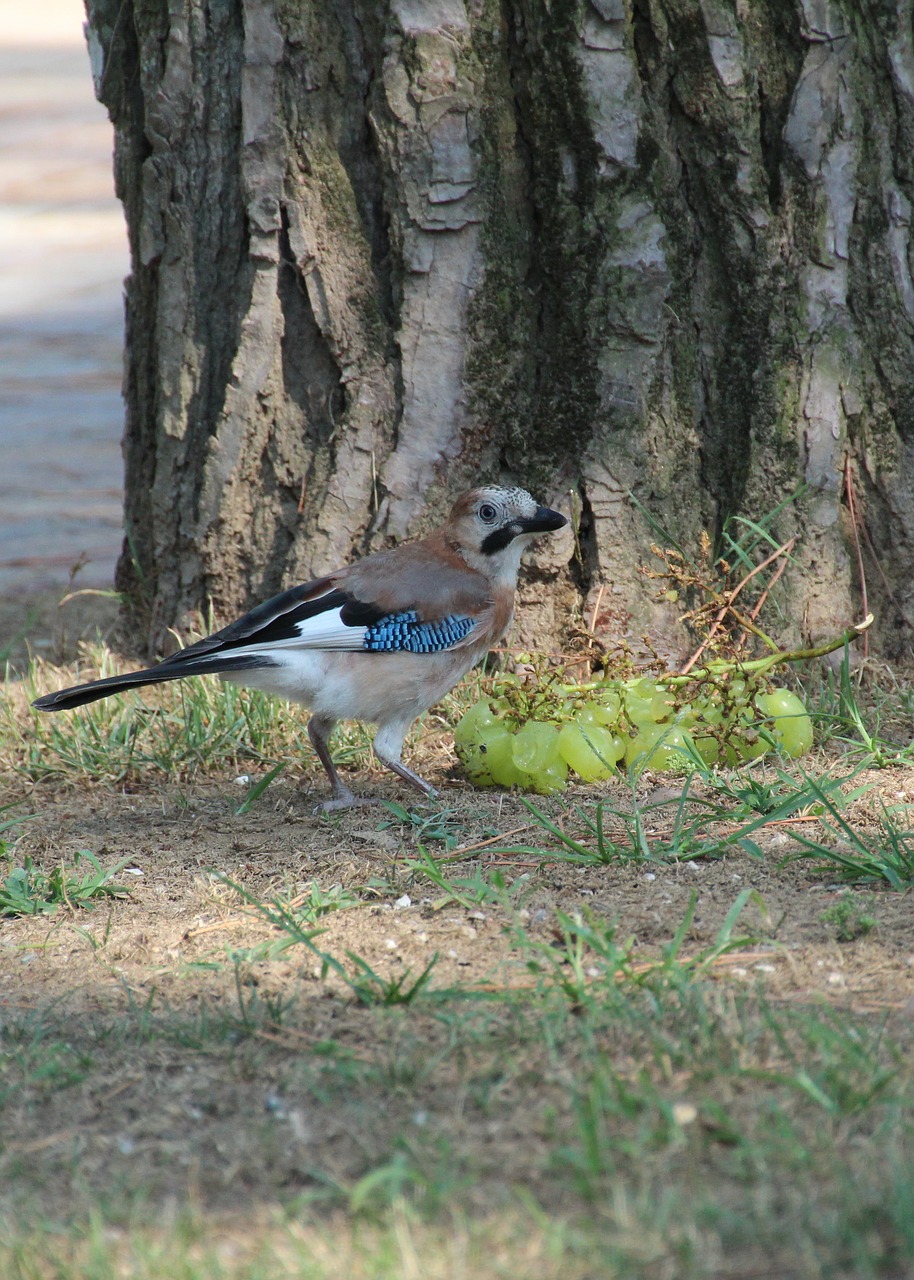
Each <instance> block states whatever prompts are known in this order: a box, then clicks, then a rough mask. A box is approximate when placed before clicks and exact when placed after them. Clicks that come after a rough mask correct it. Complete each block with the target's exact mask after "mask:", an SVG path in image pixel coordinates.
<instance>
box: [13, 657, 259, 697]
mask: <svg viewBox="0 0 914 1280" xmlns="http://www.w3.org/2000/svg"><path fill="white" fill-rule="evenodd" d="M263 666H272V663H271V662H270V660H269V659H268V658H266V659H264V658H261V657H253V656H247V657H231V656H226V657H224V658H222V659H219V658H215V657H214V658H209V659H206V660H202V661H201V660H200V659H197V660H195V661H193V662H189V661H188V662H182V661H181V655H180V654H176V655H175V657H174V658H167V659H166V660H165V661H164V662H160V663H159V664H158V665H157V666H155V667H147V668H146V669H145V670H144V671H130V672H128V673H127V675H125V676H107V677H106V678H105V679H104V680H90V681H89V682H88V684H75V685H73V686H72V687H71V688H69V689H60V690H59V691H58V692H57V693H46V694H44V696H43V697H41V698H36V699H35V701H34V702H33V703H32V706H33V707H37V708H38V710H39V711H69V710H70V709H71V708H72V707H82V706H85V704H86V703H87V702H97V701H98V699H99V698H109V697H110V696H111V695H112V694H113V693H124V692H125V691H126V690H127V689H136V688H138V687H139V686H140V685H144V684H164V683H165V681H167V680H183V679H184V678H185V677H186V676H207V675H225V674H227V673H228V672H229V671H246V670H249V669H250V668H253V667H263Z"/></svg>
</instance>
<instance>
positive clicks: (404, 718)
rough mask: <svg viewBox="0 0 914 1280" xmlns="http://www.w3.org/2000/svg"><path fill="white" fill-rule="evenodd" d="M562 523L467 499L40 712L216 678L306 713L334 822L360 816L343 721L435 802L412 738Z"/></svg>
mask: <svg viewBox="0 0 914 1280" xmlns="http://www.w3.org/2000/svg"><path fill="white" fill-rule="evenodd" d="M567 523H568V521H567V519H566V518H565V516H563V515H560V514H559V512H557V511H550V510H549V508H548V507H541V506H539V505H538V504H537V503H536V502H535V501H534V499H533V498H531V496H530V494H529V493H527V492H526V491H525V490H524V489H501V488H496V487H492V486H489V487H485V488H480V489H471V490H470V491H469V492H468V493H464V494H463V495H462V496H461V497H459V498H458V499H457V501H456V502H455V503H454V506H453V508H452V509H451V513H450V515H449V516H448V518H447V521H446V522H445V524H443V525H442V526H441V528H439V529H436V530H435V531H434V532H433V533H430V534H428V536H427V537H424V538H418V539H415V540H413V541H410V542H404V543H401V544H400V545H399V546H396V547H394V548H393V549H392V550H390V551H380V552H377V553H376V554H374V555H369V556H366V557H365V558H364V559H362V560H358V561H356V562H355V563H354V564H351V565H349V566H348V567H346V568H344V569H338V570H337V571H336V572H335V573H329V574H327V575H326V577H323V578H315V579H314V581H312V582H307V583H305V584H304V586H300V587H292V588H291V589H290V590H288V591H283V592H282V593H281V594H280V595H278V596H274V597H273V598H272V599H271V600H267V601H266V603H264V604H261V605H258V606H257V607H256V608H255V609H252V610H251V611H250V613H246V614H245V615H244V617H243V618H239V619H238V621H237V622H233V623H232V624H231V625H230V626H227V627H224V628H223V629H222V630H221V631H217V632H215V634H214V635H211V636H207V637H206V638H205V639H203V640H198V641H197V642H196V643H195V644H192V645H189V646H188V647H187V648H186V649H181V650H180V651H179V652H178V653H174V654H172V655H171V657H169V658H166V659H165V660H164V661H162V662H159V663H157V664H156V665H155V666H152V667H149V668H147V669H146V670H143V671H133V672H131V673H129V674H128V675H123V676H109V677H108V678H107V679H104V680H93V681H91V682H90V683H88V684H78V685H75V686H73V687H72V688H70V689H61V690H60V692H59V693H48V694H45V695H44V697H41V698H38V699H36V701H35V702H34V703H33V705H34V706H35V707H38V708H39V709H40V710H41V711H62V710H65V709H67V708H70V707H79V706H82V705H83V704H84V703H87V702H94V701H95V700H96V699H97V698H107V697H108V696H109V695H110V694H113V693H121V692H122V691H123V690H125V689H130V688H133V687H135V686H137V685H146V684H158V683H160V682H162V681H166V680H180V679H183V678H184V677H185V676H195V675H209V674H215V675H218V676H221V677H222V679H224V680H232V681H234V682H236V683H238V684H242V685H249V686H251V687H253V688H255V689H262V690H265V691H266V692H268V693H273V694H279V695H281V696H283V697H286V698H289V699H291V700H292V701H294V702H301V703H303V704H304V705H305V706H307V707H310V708H311V712H312V715H311V719H310V720H309V722H308V736H309V737H310V739H311V743H312V745H313V746H314V750H315V751H316V752H317V756H318V759H319V760H320V762H321V764H322V765H323V766H324V769H325V771H326V773H327V776H328V778H329V779H330V788H331V798H330V799H329V800H328V801H326V802H325V803H324V805H323V806H322V808H323V809H324V811H325V812H326V811H330V810H332V809H343V808H346V807H347V806H349V805H352V804H357V803H360V801H358V800H357V798H356V797H355V796H354V795H353V793H352V792H351V791H350V789H349V787H347V786H346V784H345V783H344V782H343V781H342V779H341V778H340V776H339V774H338V773H337V771H336V767H335V766H334V764H333V761H332V759H331V757H330V748H329V738H330V733H331V730H332V729H333V726H334V724H335V723H336V721H337V720H341V719H347V720H368V721H370V722H372V723H375V724H377V726H378V732H377V735H376V737H375V739H374V751H375V754H376V756H377V757H378V759H379V760H380V761H381V763H382V764H384V765H386V766H387V767H388V768H389V769H392V770H393V771H394V773H396V774H398V775H399V776H400V777H401V778H403V779H405V780H406V781H407V782H410V783H412V784H413V785H414V786H416V787H418V788H419V789H420V790H421V791H423V792H424V793H425V794H426V795H433V794H434V792H433V790H432V788H431V787H430V786H429V784H428V783H427V782H426V781H425V780H424V779H423V778H420V777H419V775H418V774H417V773H414V772H413V770H412V769H410V768H409V767H408V766H407V765H405V764H404V763H403V761H402V760H401V759H400V753H401V750H402V748H403V740H404V738H405V737H406V733H407V730H408V729H409V726H410V725H411V724H412V722H413V721H414V720H415V719H416V717H417V716H419V715H421V713H422V712H423V711H427V710H428V708H429V707H430V706H432V705H433V703H435V702H437V701H438V700H439V698H441V697H443V696H444V694H445V693H447V692H448V690H449V689H452V688H453V687H454V685H455V684H456V683H457V682H458V680H460V678H461V677H462V676H463V675H465V674H466V672H467V671H469V670H470V668H471V667H472V666H473V665H474V664H475V663H476V662H478V661H479V659H480V658H482V657H483V656H484V655H485V654H486V653H487V652H488V650H489V649H490V648H492V646H493V645H495V644H497V643H498V641H499V640H500V639H501V638H502V636H503V635H504V634H505V632H506V631H507V629H508V627H509V626H510V623H511V619H512V616H513V613H514V592H515V588H516V586H517V572H518V568H519V566H520V559H521V555H522V554H523V552H524V550H525V549H526V547H527V545H528V543H530V541H531V540H532V539H533V538H535V537H537V535H539V534H542V533H548V532H550V531H552V530H555V529H561V528H562V527H563V526H564V525H566V524H567Z"/></svg>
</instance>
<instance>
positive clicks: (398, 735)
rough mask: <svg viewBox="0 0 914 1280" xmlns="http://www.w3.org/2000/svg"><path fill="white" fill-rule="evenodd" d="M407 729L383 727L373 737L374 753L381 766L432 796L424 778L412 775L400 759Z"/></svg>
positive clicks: (398, 726)
mask: <svg viewBox="0 0 914 1280" xmlns="http://www.w3.org/2000/svg"><path fill="white" fill-rule="evenodd" d="M408 728H409V725H408V724H407V725H384V726H383V727H382V728H380V729H379V730H378V733H377V736H376V737H375V740H374V753H375V755H376V756H377V757H378V759H379V760H380V761H381V764H383V765H386V767H387V768H388V769H392V770H393V771H394V773H396V774H399V776H400V777H401V778H403V779H404V781H406V782H411V783H412V784H413V786H414V787H418V788H419V790H420V791H422V792H424V793H425V795H427V796H434V795H435V788H434V787H432V786H430V785H429V783H427V782H426V781H425V779H424V778H420V777H419V775H418V773H413V771H412V769H410V768H409V767H408V766H407V765H405V764H404V763H403V761H402V760H401V759H400V752H401V751H402V750H403V739H404V738H405V737H406V730H407V729H408Z"/></svg>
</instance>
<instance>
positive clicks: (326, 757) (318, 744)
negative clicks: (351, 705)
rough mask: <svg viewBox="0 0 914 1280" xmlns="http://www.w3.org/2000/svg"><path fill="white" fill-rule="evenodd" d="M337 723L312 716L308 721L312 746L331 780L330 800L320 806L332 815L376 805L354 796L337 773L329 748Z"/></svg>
mask: <svg viewBox="0 0 914 1280" xmlns="http://www.w3.org/2000/svg"><path fill="white" fill-rule="evenodd" d="M335 723H336V721H335V720H329V719H327V718H326V717H325V716H312V717H311V719H310V720H309V721H308V737H309V738H310V739H311V745H312V747H313V748H314V750H315V751H316V752H317V758H318V760H320V762H321V764H322V765H323V766H324V772H325V773H326V774H327V777H328V778H329V779H330V799H329V800H325V801H324V803H323V804H321V805H319V806H318V808H319V810H320V812H321V813H332V812H333V811H334V809H349V808H350V807H351V806H352V805H354V804H373V803H374V801H372V800H362V799H360V798H359V797H358V796H356V795H353V793H352V792H351V791H350V790H349V788H348V787H347V786H346V784H345V782H343V781H342V779H341V778H340V775H339V774H338V773H337V771H336V765H335V764H334V763H333V761H332V759H331V758H330V747H329V741H330V734H331V732H332V730H333V726H334V724H335Z"/></svg>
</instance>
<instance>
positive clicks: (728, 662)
mask: <svg viewBox="0 0 914 1280" xmlns="http://www.w3.org/2000/svg"><path fill="white" fill-rule="evenodd" d="M873 621H874V619H873V614H871V613H868V614H867V615H866V617H865V618H864V619H863V621H862V622H857V623H855V624H854V626H852V627H847V628H846V629H845V630H844V631H842V632H841V634H840V635H839V636H835V638H834V639H833V640H826V641H825V643H824V644H820V645H817V646H816V647H815V648H814V649H778V650H776V651H775V652H774V653H768V654H766V655H765V657H764V658H752V659H750V660H749V661H748V662H743V661H740V659H738V658H730V659H728V658H718V659H715V660H714V661H712V662H708V663H706V664H705V666H703V667H698V668H697V669H694V670H692V671H689V672H688V673H687V674H680V675H673V674H670V675H661V676H657V677H656V679H657V683H658V684H662V685H674V686H675V685H684V684H690V683H691V682H692V681H693V680H702V679H704V678H711V677H714V676H719V675H722V674H723V673H724V672H725V671H736V672H739V673H743V672H752V673H753V674H758V675H764V673H765V672H766V671H770V670H771V669H772V667H779V666H781V665H782V664H783V663H787V662H809V661H810V659H812V658H824V657H825V655H826V654H827V653H834V651H835V650H836V649H842V648H843V647H844V646H845V645H846V644H850V643H851V642H852V641H854V640H857V639H859V637H860V636H862V635H863V633H864V632H865V631H868V630H869V628H870V627H871V626H872V625H873ZM604 683H605V682H604V681H603V680H591V681H588V682H587V683H586V684H574V685H560V686H559V687H560V688H561V689H563V690H566V691H568V692H573V691H574V690H580V689H599V688H602V687H603V685H604Z"/></svg>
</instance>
